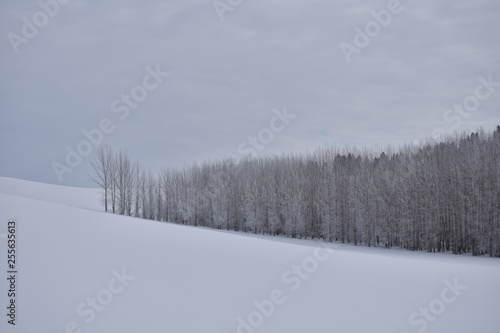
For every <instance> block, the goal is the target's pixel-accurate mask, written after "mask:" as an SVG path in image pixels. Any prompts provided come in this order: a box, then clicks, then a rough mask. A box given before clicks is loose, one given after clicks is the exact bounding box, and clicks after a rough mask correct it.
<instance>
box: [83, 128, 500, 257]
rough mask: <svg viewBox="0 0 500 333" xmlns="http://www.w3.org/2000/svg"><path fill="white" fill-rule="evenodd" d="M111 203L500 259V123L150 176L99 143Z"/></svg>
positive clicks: (257, 228) (130, 209)
mask: <svg viewBox="0 0 500 333" xmlns="http://www.w3.org/2000/svg"><path fill="white" fill-rule="evenodd" d="M91 164H92V167H93V169H94V176H93V177H92V178H93V180H94V181H95V182H96V183H97V184H98V185H99V186H100V187H101V188H102V189H103V204H104V209H105V210H106V211H112V212H113V213H118V214H122V215H128V216H136V217H141V218H145V219H152V220H158V221H169V222H175V223H179V224H186V225H194V226H205V227H210V228H216V229H227V230H236V231H244V232H252V233H262V234H270V235H284V236H288V237H293V238H315V239H323V240H326V241H332V242H333V241H335V242H342V243H353V244H356V245H365V246H383V247H401V248H404V249H408V250H414V251H416V250H422V251H428V252H452V253H455V254H459V253H471V254H472V255H486V254H487V255H490V256H495V257H500V126H498V127H497V128H496V130H495V131H493V132H490V133H487V132H485V131H484V130H479V131H478V132H477V133H472V134H469V135H467V134H464V133H462V134H458V133H457V134H455V135H454V136H450V137H448V138H446V139H443V140H440V141H432V140H429V141H428V142H426V143H424V144H420V145H404V146H402V147H400V148H398V149H395V148H392V149H391V148H388V149H387V150H385V151H383V152H380V151H378V152H377V151H374V150H370V149H362V150H357V149H353V150H347V149H338V148H335V147H324V148H321V149H318V150H316V151H314V152H312V153H307V154H289V155H281V156H271V157H270V156H268V157H257V158H245V159H241V160H239V161H236V160H233V159H225V160H221V161H218V162H213V163H203V164H201V165H198V164H193V165H191V166H189V167H184V168H182V169H164V170H162V171H161V172H159V173H157V174H152V173H151V172H148V171H147V170H146V169H144V168H142V167H141V166H140V164H139V163H138V162H136V161H135V162H133V161H132V160H131V159H130V157H129V156H128V155H127V153H126V152H124V151H115V150H113V149H112V148H110V147H107V146H101V147H100V148H99V149H98V151H97V153H96V154H95V155H94V157H93V159H92V162H91Z"/></svg>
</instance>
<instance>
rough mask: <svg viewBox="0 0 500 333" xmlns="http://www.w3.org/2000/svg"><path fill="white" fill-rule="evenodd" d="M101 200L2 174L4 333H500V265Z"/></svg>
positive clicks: (88, 192)
mask: <svg viewBox="0 0 500 333" xmlns="http://www.w3.org/2000/svg"><path fill="white" fill-rule="evenodd" d="M98 193H99V192H98V191H97V190H94V189H78V188H69V187H62V186H54V185H46V184H39V183H32V182H27V181H22V180H15V179H8V178H0V233H2V234H0V237H1V238H0V241H1V243H0V270H1V272H2V279H1V281H2V282H1V283H0V303H1V308H2V310H0V311H1V313H0V318H1V321H0V332H23V333H25V332H26V333H31V332H46V333H61V332H65V333H69V332H72V333H73V332H103V333H104V332H105V333H110V332H120V333H128V332H131V333H132V332H133V333H137V332H162V333H164V332H175V333H181V332H186V333H194V332H214V333H215V332H217V333H219V332H220V333H233V332H240V333H251V332H259V333H260V332H262V333H265V332H269V333H281V332H283V333H285V332H286V333H293V332H297V333H304V332H314V333H323V332H324V333H327V332H328V333H335V332H340V333H348V332H360V333H361V332H381V333H382V332H383V333H392V332H394V333H400V332H408V333H412V332H444V333H447V332H453V333H459V332H464V333H465V332H467V333H470V332H480V333H488V332H491V333H497V332H500V316H499V315H498V311H499V309H500V261H499V260H498V259H490V258H473V257H469V256H454V255H450V254H427V253H413V252H406V251H401V250H394V249H393V250H386V249H374V248H362V247H354V246H349V245H337V244H324V243H319V242H315V241H303V240H291V239H284V238H272V237H266V236H255V235H253V236H252V235H246V234H242V233H234V232H221V231H213V230H208V229H203V228H194V227H186V226H180V225H175V224H170V223H160V222H153V221H144V220H140V219H135V218H129V217H123V216H118V215H112V214H108V213H103V212H101V211H95V210H102V208H101V206H100V204H99V194H98ZM11 220H15V221H16V236H17V237H16V255H17V257H16V259H17V261H16V269H17V275H16V285H15V289H16V299H15V301H16V303H15V304H16V321H15V323H16V325H15V326H12V325H10V324H8V322H7V321H8V320H10V319H9V317H8V316H7V313H8V311H9V310H8V309H7V306H8V305H9V304H8V302H9V300H10V299H11V298H9V297H8V289H9V288H10V286H9V284H8V282H9V281H8V280H7V278H9V276H10V275H9V274H8V273H7V270H8V269H7V239H6V233H7V224H8V221H11Z"/></svg>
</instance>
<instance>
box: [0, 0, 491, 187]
mask: <svg viewBox="0 0 500 333" xmlns="http://www.w3.org/2000/svg"><path fill="white" fill-rule="evenodd" d="M388 2H389V1H359V0H358V1H335V2H332V1H326V0H315V1H293V2H290V1H278V0H275V1H260V2H255V1H244V2H243V3H242V4H241V5H240V6H238V7H237V8H236V9H235V10H234V11H232V12H228V13H226V17H225V20H224V22H220V21H219V18H218V17H217V14H216V12H215V10H214V9H213V6H212V2H211V1H209V0H197V1H189V2H181V1H176V2H163V1H154V0H150V1H141V2H139V1H106V2H100V3H89V2H84V1H77V0H74V1H71V2H70V3H69V4H67V5H64V6H61V8H60V10H59V13H58V14H57V15H56V16H55V17H54V18H51V19H50V21H49V23H48V24H47V26H45V27H43V28H41V29H40V31H39V33H38V35H37V36H36V37H34V38H33V39H31V40H30V41H29V42H28V44H26V45H20V47H19V49H20V52H19V53H18V54H17V55H16V54H14V52H13V50H12V48H11V46H10V43H9V40H8V38H7V34H8V33H9V32H15V33H18V34H20V33H21V26H22V24H23V23H22V21H21V18H22V17H23V16H26V17H28V18H31V17H32V15H33V14H34V13H35V12H37V11H39V10H40V8H39V6H38V4H37V2H35V1H28V2H22V3H15V2H7V3H2V4H1V5H0V7H1V11H0V12H1V19H0V31H1V32H2V41H1V43H0V52H1V57H2V62H0V71H1V73H2V80H1V81H0V110H1V113H0V152H1V155H2V160H1V162H0V175H3V176H11V177H20V178H25V179H32V180H38V181H44V182H51V183H58V181H57V178H56V176H55V175H54V173H53V171H52V168H51V163H52V161H54V160H56V161H60V162H63V161H64V157H65V146H67V145H69V146H72V147H74V146H76V144H77V143H78V142H79V141H80V140H82V139H83V136H82V134H81V131H82V130H83V129H92V128H95V127H97V126H98V123H99V121H100V119H102V118H105V117H107V118H110V119H112V120H113V121H114V122H115V124H116V129H115V131H114V132H113V133H110V134H108V135H106V136H105V139H104V141H105V143H107V144H110V145H113V146H116V147H118V148H125V149H127V150H128V151H129V152H130V154H131V155H132V156H133V157H135V158H138V159H140V160H141V161H142V162H143V164H144V165H146V166H150V167H151V168H153V169H159V168H160V167H161V166H167V167H178V166H181V165H182V164H183V163H192V162H194V161H197V162H201V161H203V160H205V159H212V160H213V159H218V158H223V157H236V158H238V157H239V154H238V151H237V147H238V145H239V144H240V143H241V142H242V141H244V140H245V139H246V138H247V137H248V136H249V135H256V134H257V133H258V132H259V131H260V130H261V129H262V128H264V127H266V126H267V125H268V124H269V121H270V119H271V118H272V116H273V114H272V110H273V109H274V108H278V109H280V108H282V107H283V106H285V105H286V106H287V107H288V110H289V111H290V112H291V113H293V114H296V115H297V119H296V120H295V121H294V122H293V123H292V124H290V125H289V127H287V128H286V130H284V131H283V132H281V133H278V134H277V135H276V137H275V140H274V141H273V142H271V143H270V144H269V145H268V146H266V149H265V150H264V151H263V153H264V154H271V153H281V152H291V151H304V150H307V149H309V150H310V149H314V148H315V147H319V146H321V145H323V144H325V143H327V144H337V145H339V146H343V145H348V146H356V145H359V146H362V145H379V146H385V145H388V144H394V145H397V144H400V143H403V142H412V141H414V140H416V139H423V138H425V137H428V136H430V135H431V134H432V131H433V130H434V129H435V128H442V129H444V130H445V131H446V132H452V130H453V123H450V122H446V121H445V120H444V119H443V113H444V112H445V110H446V109H448V108H450V107H452V106H453V104H454V103H461V102H462V101H463V100H464V98H466V97H467V96H468V95H470V94H472V93H473V92H474V89H475V87H476V86H477V84H478V77H479V76H481V75H482V76H487V75H489V74H493V77H494V78H495V79H496V81H500V47H499V44H498V36H497V34H498V29H499V27H500V26H499V24H498V17H500V3H498V1H494V0H482V1H474V2H470V1H465V0H460V1H443V2H435V1H430V0H419V1H412V2H409V1H407V0H406V1H401V4H402V6H403V8H404V9H403V11H402V12H401V13H400V14H398V15H395V16H393V18H392V21H391V23H390V24H389V25H388V26H387V27H385V28H382V29H381V32H380V34H379V35H378V36H376V37H374V38H373V40H372V41H371V43H370V45H369V46H367V47H366V48H364V49H363V50H361V52H360V54H355V55H353V58H352V60H353V61H352V63H351V64H348V63H347V62H346V60H345V58H344V56H343V54H342V52H341V51H340V48H339V44H340V43H341V42H347V43H352V42H353V38H354V35H355V32H354V30H353V29H354V27H355V26H358V27H360V28H362V29H363V28H364V25H365V24H366V23H367V22H369V21H370V20H373V18H372V16H371V14H370V11H372V10H375V11H379V10H381V9H384V8H387V4H388ZM156 64H160V66H161V68H162V69H163V70H164V71H168V72H170V76H169V78H168V79H166V80H165V82H163V83H162V84H161V85H160V86H159V87H158V88H157V89H156V90H154V91H151V92H150V93H149V95H148V97H147V98H146V99H145V100H144V101H143V102H141V103H140V105H139V106H138V107H137V109H134V110H132V111H131V113H130V116H129V117H128V118H127V119H125V120H123V121H120V120H119V119H118V116H117V114H114V113H113V112H112V111H111V103H112V101H113V100H115V99H116V98H119V97H120V96H121V94H127V93H130V90H131V89H132V88H133V87H134V86H136V85H138V84H141V81H142V78H143V76H144V75H145V73H146V72H145V68H146V66H151V67H154V66H156ZM499 102H500V88H499V89H498V91H497V92H495V93H494V94H493V96H492V97H491V98H489V99H488V100H485V101H482V102H481V105H480V107H479V109H478V111H476V112H475V113H474V114H472V115H471V116H470V117H469V118H467V119H463V121H462V123H461V125H460V128H459V130H467V131H471V130H475V129H476V128H477V127H478V126H483V127H485V128H487V129H492V128H493V127H494V126H496V125H497V124H498V119H499V118H498V114H499V113H498V112H499V110H498V106H499ZM88 172H90V170H89V168H88V163H87V161H86V160H85V162H84V163H82V165H81V166H80V167H78V168H76V169H75V170H74V172H73V173H72V174H67V175H66V176H65V179H64V183H65V184H67V185H89V184H90V183H89V181H88V178H87V176H86V174H87V173H88Z"/></svg>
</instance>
